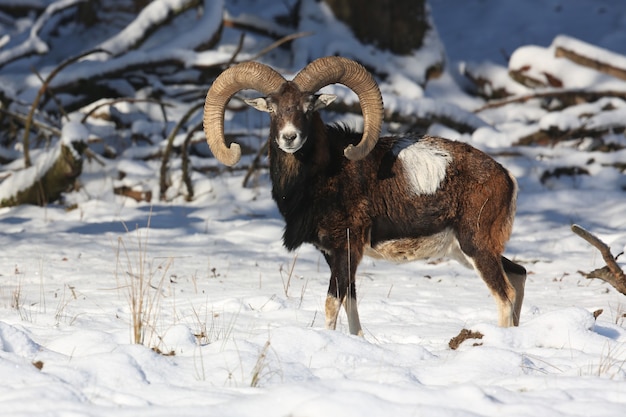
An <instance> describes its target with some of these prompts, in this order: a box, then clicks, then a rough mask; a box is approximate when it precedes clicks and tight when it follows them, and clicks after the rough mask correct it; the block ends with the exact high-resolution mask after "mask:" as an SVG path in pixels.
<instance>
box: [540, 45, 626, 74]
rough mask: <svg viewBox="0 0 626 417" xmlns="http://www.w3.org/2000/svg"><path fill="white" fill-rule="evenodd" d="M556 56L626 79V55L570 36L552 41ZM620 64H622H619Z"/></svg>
mask: <svg viewBox="0 0 626 417" xmlns="http://www.w3.org/2000/svg"><path fill="white" fill-rule="evenodd" d="M552 46H554V47H555V51H554V56H556V57H557V58H566V59H569V60H570V61H572V62H574V63H576V64H578V65H582V66H584V67H588V68H591V69H594V70H596V71H600V72H603V73H605V74H608V75H610V76H612V77H615V78H619V79H620V80H626V57H624V56H623V55H620V54H616V53H613V52H611V51H607V50H606V49H603V48H599V47H597V46H594V45H591V44H588V43H586V42H583V41H580V40H578V39H574V38H570V37H568V36H563V35H560V36H557V37H556V38H555V39H554V41H553V42H552ZM616 64H619V65H621V66H618V65H616Z"/></svg>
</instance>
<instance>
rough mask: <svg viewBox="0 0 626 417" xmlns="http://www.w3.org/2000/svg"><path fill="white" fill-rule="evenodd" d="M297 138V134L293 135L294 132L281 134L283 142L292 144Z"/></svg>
mask: <svg viewBox="0 0 626 417" xmlns="http://www.w3.org/2000/svg"><path fill="white" fill-rule="evenodd" d="M297 136H298V134H297V133H295V132H291V133H283V140H285V141H287V142H293V141H294V140H296V137H297Z"/></svg>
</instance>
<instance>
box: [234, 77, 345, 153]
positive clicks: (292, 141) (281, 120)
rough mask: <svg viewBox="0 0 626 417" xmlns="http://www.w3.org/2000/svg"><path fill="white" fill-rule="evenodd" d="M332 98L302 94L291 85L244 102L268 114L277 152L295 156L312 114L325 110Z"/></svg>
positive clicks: (308, 130) (306, 131)
mask: <svg viewBox="0 0 626 417" xmlns="http://www.w3.org/2000/svg"><path fill="white" fill-rule="evenodd" d="M335 98H336V96H334V95H330V94H321V95H316V94H309V93H302V92H300V90H298V88H297V87H296V86H295V85H293V84H292V83H289V82H287V83H285V84H284V85H283V86H282V88H281V89H280V90H279V91H278V92H276V93H274V94H270V95H269V96H267V97H261V98H257V99H252V100H246V103H248V104H249V105H250V106H252V107H254V108H255V109H257V110H260V111H264V112H267V113H269V114H270V123H271V124H270V135H271V137H272V138H273V140H275V141H276V144H277V145H278V147H279V148H280V149H282V150H283V151H284V152H287V153H295V152H297V151H298V150H300V149H301V148H302V147H303V146H304V144H305V143H306V141H307V139H308V137H309V133H310V130H311V120H312V116H313V113H315V112H316V111H317V110H319V109H321V108H323V107H326V106H327V105H328V104H330V103H331V102H332V101H333V100H334V99H335Z"/></svg>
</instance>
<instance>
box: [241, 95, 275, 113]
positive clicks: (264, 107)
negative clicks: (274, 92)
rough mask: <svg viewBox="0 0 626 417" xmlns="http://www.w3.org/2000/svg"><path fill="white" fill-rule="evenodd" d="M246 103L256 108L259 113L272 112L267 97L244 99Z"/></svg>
mask: <svg viewBox="0 0 626 417" xmlns="http://www.w3.org/2000/svg"><path fill="white" fill-rule="evenodd" d="M244 102H245V103H246V104H247V105H248V106H251V107H254V108H255V109H257V110H258V111H263V112H266V113H269V112H270V108H269V105H268V104H267V100H266V99H265V97H259V98H250V99H244Z"/></svg>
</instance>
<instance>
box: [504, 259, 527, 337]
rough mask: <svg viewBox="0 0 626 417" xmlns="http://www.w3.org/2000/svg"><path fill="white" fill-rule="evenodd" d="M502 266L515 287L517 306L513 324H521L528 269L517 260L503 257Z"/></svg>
mask: <svg viewBox="0 0 626 417" xmlns="http://www.w3.org/2000/svg"><path fill="white" fill-rule="evenodd" d="M502 267H503V268H504V272H505V273H506V276H507V278H508V279H509V282H510V283H511V285H512V286H513V288H515V307H514V313H515V315H514V316H513V324H514V325H515V326H519V320H520V314H521V312H522V302H523V301H524V287H525V285H526V269H525V268H524V267H523V266H521V265H518V264H516V263H515V262H513V261H511V260H509V259H507V258H505V257H504V256H503V257H502Z"/></svg>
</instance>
